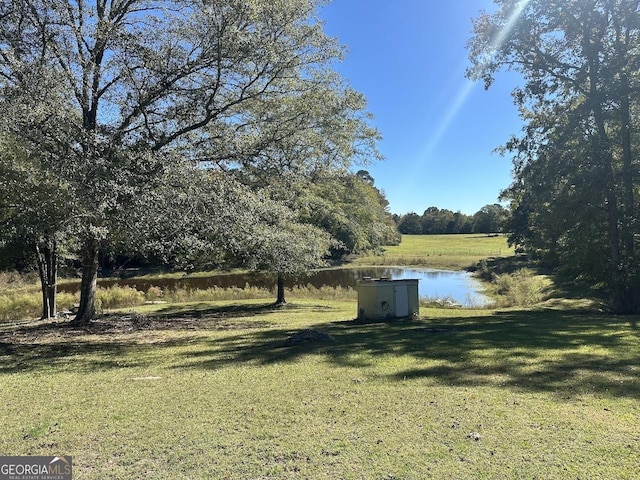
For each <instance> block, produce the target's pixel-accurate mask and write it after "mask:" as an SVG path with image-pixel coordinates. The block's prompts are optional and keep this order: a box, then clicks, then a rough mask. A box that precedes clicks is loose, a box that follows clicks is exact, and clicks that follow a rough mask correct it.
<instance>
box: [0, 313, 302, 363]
mask: <svg viewBox="0 0 640 480" xmlns="http://www.w3.org/2000/svg"><path fill="white" fill-rule="evenodd" d="M286 308H287V309H293V308H295V307H286ZM272 311H277V308H276V307H275V306H274V305H273V304H255V305H246V304H237V305H234V304H231V305H225V306H222V307H215V308H213V307H211V305H210V304H208V303H206V302H203V303H191V304H188V305H178V306H167V307H166V308H163V309H161V310H159V311H158V312H156V313H154V314H152V315H140V314H135V313H131V312H129V313H118V314H106V315H102V316H100V317H98V318H97V319H95V320H94V321H93V322H91V323H89V324H87V325H81V326H76V325H72V324H71V323H69V322H62V323H60V322H51V321H37V322H30V323H27V322H23V323H21V324H19V325H16V326H10V325H0V374H3V373H20V372H29V371H39V370H50V369H52V368H59V369H65V370H68V371H76V372H77V371H82V372H90V371H99V370H106V369H110V368H125V367H126V368H129V367H145V366H149V365H150V360H147V359H145V357H146V354H147V353H153V352H154V351H158V350H160V349H163V348H171V347H180V346H184V345H188V344H193V343H194V342H196V341H204V340H203V339H204V338H208V337H206V332H207V331H231V330H250V329H255V328H266V327H268V326H269V325H270V324H269V323H268V322H266V321H263V320H260V319H250V320H249V321H247V318H251V317H254V316H257V315H262V314H265V313H267V312H272ZM241 318H242V319H244V321H242V320H240V319H241ZM187 331H192V332H193V331H196V332H202V335H196V336H194V335H193V334H191V335H189V336H188V337H187V336H185V335H183V334H181V332H187ZM147 358H148V357H147Z"/></svg>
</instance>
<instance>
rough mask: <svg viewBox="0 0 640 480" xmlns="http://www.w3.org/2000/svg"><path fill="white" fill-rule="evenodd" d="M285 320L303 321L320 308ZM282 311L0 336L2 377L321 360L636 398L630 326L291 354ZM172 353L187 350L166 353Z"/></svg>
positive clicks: (392, 327)
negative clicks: (398, 365)
mask: <svg viewBox="0 0 640 480" xmlns="http://www.w3.org/2000/svg"><path fill="white" fill-rule="evenodd" d="M285 308H286V310H288V311H291V310H294V311H296V314H297V315H304V314H305V312H310V313H311V312H315V311H316V310H318V309H322V308H326V307H322V306H308V305H307V306H299V307H298V306H292V305H289V306H287V307H285ZM281 311H283V310H282V309H278V308H275V307H274V306H273V305H272V304H257V305H256V304H253V305H252V304H249V305H247V304H244V305H243V304H237V305H228V306H225V307H215V308H212V307H211V305H210V304H206V303H203V304H191V305H190V306H189V307H180V306H167V307H166V308H164V309H161V310H160V311H158V312H156V313H154V314H152V315H150V316H140V318H137V319H136V318H135V317H134V316H133V315H131V316H130V317H128V318H127V317H126V316H121V317H104V318H102V319H100V320H99V321H98V322H95V323H94V324H92V325H91V326H89V327H87V328H85V329H74V328H70V327H69V326H68V325H67V324H51V323H44V322H40V323H35V324H33V325H22V326H18V327H13V328H11V327H7V326H4V327H2V328H0V374H2V373H19V372H25V371H26V372H29V371H48V369H51V368H55V369H69V370H70V371H87V372H90V371H99V370H104V369H110V368H126V367H146V366H150V365H151V364H152V363H153V362H157V361H158V360H157V359H158V358H159V357H160V358H161V357H162V356H164V357H165V358H169V359H170V361H169V363H170V364H171V367H176V368H195V369H205V370H210V369H219V368H225V367H229V366H234V365H243V364H252V365H269V364H273V363H287V362H290V363H293V362H296V361H299V360H302V359H303V358H304V357H306V356H309V355H319V356H322V357H324V358H325V359H326V361H327V362H328V363H329V364H333V365H336V366H345V367H355V368H362V369H363V372H362V375H363V376H364V375H367V374H368V373H370V374H371V375H372V377H380V375H382V373H381V370H379V369H378V366H379V365H385V363H384V362H385V360H388V359H393V358H394V357H407V358H408V359H409V361H408V362H403V364H404V365H411V367H408V368H404V369H397V371H395V372H392V373H388V371H389V370H390V367H389V364H386V366H385V368H384V372H385V373H384V374H383V378H385V379H386V380H387V381H399V382H402V381H426V382H432V383H436V384H443V385H453V386H484V385H486V386H498V387H504V388H512V389H518V390H525V391H532V392H551V393H553V394H556V395H557V396H559V397H560V398H572V397H575V396H579V395H580V394H583V393H595V394H598V395H602V396H610V397H629V398H640V379H639V376H638V374H640V348H639V347H640V338H639V334H638V330H637V329H636V328H634V327H633V325H635V324H636V322H637V318H631V317H622V316H612V315H601V314H586V313H583V312H568V311H556V310H548V311H532V312H526V311H525V312H520V311H508V312H498V313H495V314H493V315H485V314H482V315H478V316H474V317H466V316H463V315H460V316H455V313H451V317H449V318H444V319H443V318H438V319H428V318H423V319H420V320H408V319H407V320H399V321H394V322H379V323H362V322H360V321H357V320H343V321H336V322H330V323H320V324H317V325H312V326H310V327H309V328H314V329H317V330H320V331H322V332H325V333H327V334H329V335H330V336H331V339H332V340H331V341H323V342H309V343H303V344H301V345H289V344H288V343H287V340H288V339H290V338H291V337H292V336H293V335H294V334H296V333H298V332H299V331H300V330H299V329H294V328H286V327H284V328H283V327H282V322H281V321H277V319H278V312H281ZM297 312H299V313H297ZM329 315H330V314H329ZM271 318H274V319H276V321H277V324H274V323H270V319H271ZM212 332H216V333H215V335H214V334H212ZM194 345H195V347H194ZM175 347H188V348H185V349H184V350H182V351H181V350H175V349H174V350H171V351H169V349H173V348H175ZM165 351H166V355H165ZM163 365H164V366H166V363H163ZM161 367H162V365H161Z"/></svg>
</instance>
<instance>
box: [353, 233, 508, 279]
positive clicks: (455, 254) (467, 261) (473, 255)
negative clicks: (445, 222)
mask: <svg viewBox="0 0 640 480" xmlns="http://www.w3.org/2000/svg"><path fill="white" fill-rule="evenodd" d="M510 255H513V248H511V247H509V246H508V245H507V237H506V236H505V235H492V236H489V235H483V234H468V235H467V234H459V235H403V236H402V242H401V243H400V245H396V246H389V247H385V249H384V253H383V254H381V255H371V256H366V257H361V258H359V259H357V260H356V262H355V263H356V264H361V265H365V264H366V265H419V266H425V267H431V268H442V269H451V270H462V269H465V268H468V267H471V266H474V265H475V264H477V263H478V262H479V261H480V260H482V259H484V258H487V257H508V256H510Z"/></svg>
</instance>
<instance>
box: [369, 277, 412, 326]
mask: <svg viewBox="0 0 640 480" xmlns="http://www.w3.org/2000/svg"><path fill="white" fill-rule="evenodd" d="M419 309H420V307H419V297H418V279H402V280H391V279H388V278H379V279H363V280H360V281H359V282H358V318H359V319H360V320H382V319H386V318H402V317H409V316H412V315H418V313H419Z"/></svg>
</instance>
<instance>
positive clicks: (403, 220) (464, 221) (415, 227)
mask: <svg viewBox="0 0 640 480" xmlns="http://www.w3.org/2000/svg"><path fill="white" fill-rule="evenodd" d="M508 217H509V212H508V210H507V209H505V208H504V207H503V206H502V205H500V204H497V203H496V204H492V205H485V206H484V207H482V208H481V209H480V210H478V212H476V213H475V214H473V215H466V214H464V213H461V212H453V211H451V210H448V209H446V208H443V209H440V208H437V207H429V208H427V209H426V210H425V211H424V213H423V214H422V215H418V214H417V213H414V212H410V213H407V214H406V215H396V216H395V217H394V219H395V221H396V224H397V225H398V231H399V232H400V233H402V234H406V235H430V234H444V233H501V232H504V231H505V224H506V222H507V220H508Z"/></svg>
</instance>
